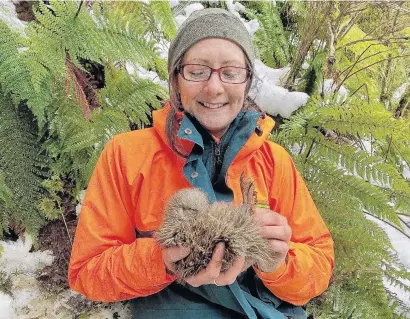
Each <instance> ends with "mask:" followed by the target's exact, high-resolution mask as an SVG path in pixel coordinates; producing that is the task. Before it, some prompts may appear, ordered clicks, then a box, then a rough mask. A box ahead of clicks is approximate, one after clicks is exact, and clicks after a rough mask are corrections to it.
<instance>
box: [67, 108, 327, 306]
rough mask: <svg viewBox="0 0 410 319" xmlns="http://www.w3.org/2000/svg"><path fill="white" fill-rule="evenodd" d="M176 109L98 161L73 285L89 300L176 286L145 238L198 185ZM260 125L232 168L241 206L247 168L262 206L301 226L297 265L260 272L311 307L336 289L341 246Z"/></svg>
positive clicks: (294, 244)
mask: <svg viewBox="0 0 410 319" xmlns="http://www.w3.org/2000/svg"><path fill="white" fill-rule="evenodd" d="M167 110H168V109H167V107H165V108H164V109H162V110H159V111H154V113H153V118H154V127H153V128H148V129H143V130H138V131H133V132H128V133H123V134H120V135H117V136H115V137H114V138H113V139H112V140H111V141H110V142H109V143H108V144H107V145H106V147H105V149H104V150H103V152H102V154H101V156H100V158H99V160H98V163H97V166H96V168H95V170H94V173H93V175H92V177H91V180H90V182H89V185H88V189H87V192H86V196H85V199H84V201H83V206H82V210H81V213H80V218H79V222H78V226H77V231H76V235H75V240H74V244H73V248H72V254H71V260H70V265H69V283H70V287H71V288H72V289H73V290H76V291H78V292H80V293H82V294H84V295H85V296H87V297H88V298H89V299H92V300H99V301H119V300H124V299H131V298H135V297H139V296H147V295H150V294H154V293H156V292H158V291H160V290H162V289H164V288H165V287H166V286H167V285H169V284H170V283H171V282H172V281H173V280H175V277H173V276H170V275H167V274H166V272H165V265H164V261H163V259H162V255H161V248H160V247H159V246H158V244H157V242H156V240H155V239H154V238H136V231H137V232H138V233H140V234H141V233H144V232H148V231H152V230H156V229H158V227H159V226H160V224H161V221H162V218H163V211H164V206H165V204H166V202H167V200H168V199H169V198H170V197H171V196H172V195H173V194H174V193H175V192H176V191H177V190H179V189H181V188H187V187H192V186H191V185H190V184H189V183H188V181H187V180H186V179H185V177H184V176H183V173H182V169H183V166H184V159H183V158H181V157H179V156H178V155H176V154H175V153H174V152H173V151H172V150H171V149H170V148H169V146H168V144H167V142H166V141H167V139H166V136H165V119H166V113H167ZM258 125H259V127H260V128H261V129H262V132H263V134H262V135H261V136H258V135H257V134H256V133H253V134H252V136H251V137H250V139H249V140H248V141H247V143H246V144H245V146H244V147H243V148H242V149H241V150H240V151H239V153H238V154H237V156H236V157H235V158H234V160H233V162H232V164H231V166H230V167H229V169H228V172H227V179H226V182H227V185H228V186H229V187H230V188H231V189H232V191H233V195H234V202H235V203H236V204H240V203H241V201H242V195H241V190H240V183H239V180H240V176H241V173H242V172H244V173H245V177H251V178H252V180H253V181H254V182H255V189H256V192H257V196H258V202H260V203H266V204H269V206H270V209H271V210H273V211H276V212H278V213H280V214H282V215H283V216H285V217H286V218H287V220H288V223H289V226H290V227H291V228H292V238H291V243H290V250H289V254H288V262H287V263H286V264H285V263H283V264H282V265H281V266H280V267H279V269H277V270H275V271H274V272H271V273H263V272H261V271H259V270H258V269H257V268H255V271H256V273H257V275H258V276H259V277H260V278H261V280H262V281H263V282H264V284H265V285H266V286H267V287H268V288H269V289H270V290H271V291H272V293H273V294H274V295H276V296H277V297H278V298H280V299H282V300H285V301H288V302H290V303H292V304H295V305H303V304H305V303H307V302H308V301H309V300H310V299H311V298H313V297H315V296H317V295H319V294H321V293H322V292H323V291H324V290H325V289H326V288H327V287H328V283H329V279H330V276H331V273H332V270H333V267H334V252H333V241H332V238H331V235H330V233H329V231H328V229H327V227H326V225H325V224H324V222H323V220H322V218H321V216H320V215H319V213H318V211H317V209H316V207H315V205H314V203H313V201H312V199H311V197H310V195H309V192H308V190H307V188H306V186H305V184H304V182H303V180H302V178H301V176H300V175H299V173H298V172H297V171H296V169H295V167H294V164H293V162H292V160H291V158H290V156H289V155H288V153H287V152H286V151H285V150H284V149H283V148H282V147H281V146H279V145H277V144H275V143H272V142H270V141H268V140H267V138H268V135H269V133H270V131H271V130H272V128H273V125H274V122H273V120H272V119H270V118H269V117H266V118H265V119H262V118H260V119H259V121H258ZM185 144H186V143H185ZM186 146H188V147H189V146H190V145H186ZM191 147H192V145H191Z"/></svg>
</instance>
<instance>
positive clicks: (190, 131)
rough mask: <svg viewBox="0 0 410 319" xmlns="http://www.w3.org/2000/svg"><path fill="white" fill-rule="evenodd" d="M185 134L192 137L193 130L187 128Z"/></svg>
mask: <svg viewBox="0 0 410 319" xmlns="http://www.w3.org/2000/svg"><path fill="white" fill-rule="evenodd" d="M184 133H185V134H186V135H191V134H192V130H191V129H190V128H186V129H185V131H184Z"/></svg>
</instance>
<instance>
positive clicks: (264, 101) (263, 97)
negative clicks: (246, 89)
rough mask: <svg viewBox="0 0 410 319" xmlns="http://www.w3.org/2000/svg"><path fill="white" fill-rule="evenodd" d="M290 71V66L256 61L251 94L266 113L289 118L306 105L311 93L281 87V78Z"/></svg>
mask: <svg viewBox="0 0 410 319" xmlns="http://www.w3.org/2000/svg"><path fill="white" fill-rule="evenodd" d="M288 72H289V68H288V67H286V68H283V69H277V70H275V69H272V68H269V67H267V66H266V65H264V64H263V63H262V62H261V61H260V60H256V61H255V75H256V76H255V80H254V82H253V83H252V86H251V89H250V93H249V96H250V97H251V98H252V99H253V100H254V101H255V103H256V104H257V105H258V106H259V107H260V108H261V109H262V110H263V111H265V112H266V113H268V114H270V115H273V116H276V115H278V114H279V115H280V116H282V117H284V118H289V117H290V115H291V114H292V112H294V111H296V110H297V109H298V108H300V107H301V106H303V105H305V104H306V103H307V101H308V99H309V95H308V94H306V93H304V92H289V91H288V90H287V89H285V88H283V87H280V86H279V84H281V79H282V78H283V77H284V75H286V74H287V73H288Z"/></svg>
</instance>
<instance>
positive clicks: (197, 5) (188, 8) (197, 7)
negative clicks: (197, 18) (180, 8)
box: [185, 3, 204, 18]
mask: <svg viewBox="0 0 410 319" xmlns="http://www.w3.org/2000/svg"><path fill="white" fill-rule="evenodd" d="M202 9H204V6H203V5H202V4H200V3H193V4H190V5H188V6H186V7H185V16H186V17H187V18H188V17H189V16H190V15H191V13H192V12H194V11H198V10H202Z"/></svg>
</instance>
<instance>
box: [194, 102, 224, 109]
mask: <svg viewBox="0 0 410 319" xmlns="http://www.w3.org/2000/svg"><path fill="white" fill-rule="evenodd" d="M198 103H199V104H201V105H202V106H203V107H205V108H207V109H212V110H215V109H220V108H222V107H224V106H227V105H228V103H207V102H199V101H198Z"/></svg>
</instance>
